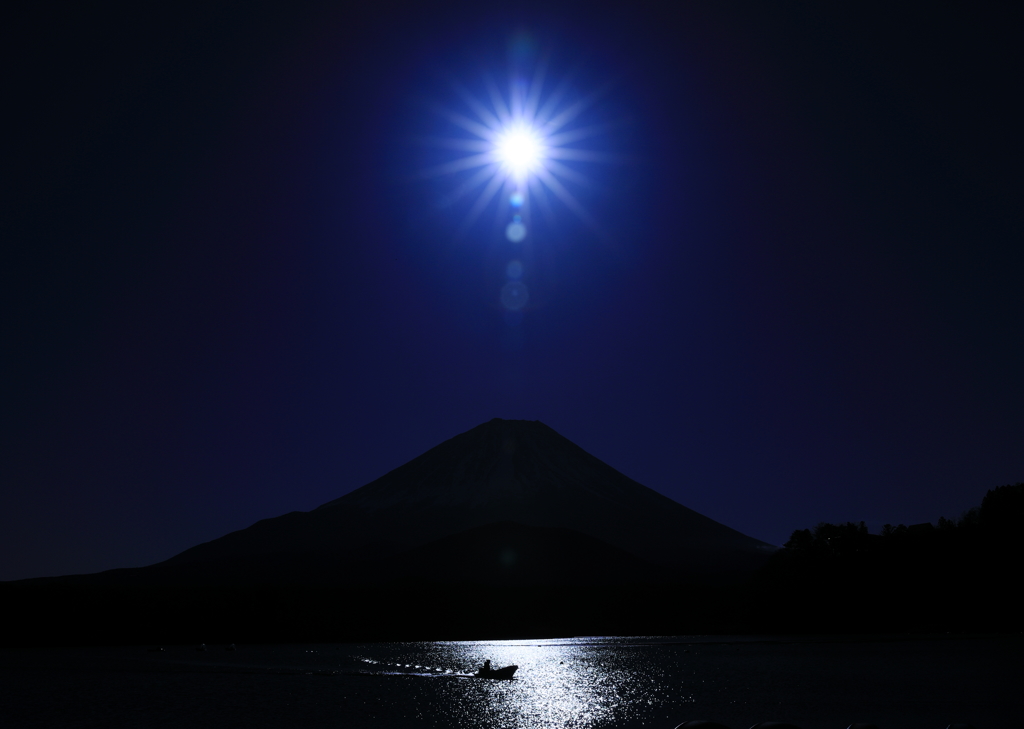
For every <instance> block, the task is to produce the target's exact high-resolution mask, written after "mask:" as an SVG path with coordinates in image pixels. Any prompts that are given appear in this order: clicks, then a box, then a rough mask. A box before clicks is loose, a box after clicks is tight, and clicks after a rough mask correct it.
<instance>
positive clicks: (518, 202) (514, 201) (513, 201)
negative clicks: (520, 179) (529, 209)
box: [508, 191, 526, 208]
mask: <svg viewBox="0 0 1024 729" xmlns="http://www.w3.org/2000/svg"><path fill="white" fill-rule="evenodd" d="M524 202H526V198H524V197H523V193H521V192H518V191H517V192H513V193H512V194H511V195H509V197H508V203H509V205H511V206H512V207H514V208H521V207H523V203H524Z"/></svg>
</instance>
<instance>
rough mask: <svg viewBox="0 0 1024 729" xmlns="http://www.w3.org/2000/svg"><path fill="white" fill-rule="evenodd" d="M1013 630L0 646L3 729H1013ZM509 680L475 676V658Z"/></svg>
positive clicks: (1017, 714) (1016, 693)
mask: <svg viewBox="0 0 1024 729" xmlns="http://www.w3.org/2000/svg"><path fill="white" fill-rule="evenodd" d="M1021 645H1022V642H1021V640H1020V639H1019V638H1001V639H946V640H939V639H931V640H920V639H916V640H892V639H886V640H857V641H851V640H829V639H827V638H818V639H813V640H809V639H806V638H799V639H784V638H783V639H780V638H771V639H757V638H749V637H721V636H717V637H709V636H703V637H701V636H682V637H674V638H636V637H634V638H573V639H562V640H533V641H529V640H527V641H479V642H434V643H375V644H365V645H323V644H318V645H287V646H248V645H240V646H238V649H237V650H235V651H227V650H225V647H224V646H212V645H211V646H209V647H208V650H206V651H197V650H195V648H194V646H187V647H167V648H166V650H165V651H163V652H159V653H156V652H150V651H148V650H147V649H146V648H144V647H140V648H108V649H102V648H89V649H35V650H20V651H4V652H0V670H2V671H3V674H2V675H0V680H2V686H0V726H4V727H7V726H10V727H51V726H61V727H87V726H88V727H92V726H96V727H100V726H103V727H207V726H209V727H214V726H216V727H235V726H237V727H253V728H257V727H375V728H383V729H391V728H398V727H402V728H403V729H404V728H406V727H500V728H507V729H526V728H527V727H529V728H536V729H554V728H556V727H558V728H563V727H567V728H573V729H604V728H612V727H614V728H622V729H634V728H637V727H645V728H649V727H653V728H655V729H660V728H664V729H672V728H673V727H675V726H676V725H678V724H679V723H681V722H683V721H686V720H688V719H696V718H704V719H713V720H715V721H719V722H722V723H723V724H725V725H727V726H729V727H732V729H746V728H747V727H750V726H751V725H752V724H755V723H757V722H761V721H769V720H775V721H789V722H792V723H794V724H796V725H797V726H799V727H801V728H802V729H818V728H820V729H826V728H833V729H845V727H847V726H848V725H849V724H850V723H852V722H857V721H861V722H872V723H876V724H878V725H879V727H881V729H887V728H888V727H908V728H909V727H921V728H922V729H924V728H926V727H934V728H935V729H944V728H945V727H946V726H947V725H948V724H950V723H956V722H965V723H970V724H973V725H974V726H975V727H977V729H986V728H991V729H996V728H997V727H1007V728H1008V727H1020V726H1024V715H1022V710H1024V706H1022V700H1021V698H1020V695H1021V693H1022V692H1021V690H1020V682H1021V679H1022V677H1024V674H1022V670H1021V665H1022V663H1021V658H1022V656H1021ZM488 658H489V659H490V660H491V662H492V664H493V665H494V666H503V665H508V664H516V665H518V666H519V670H518V672H517V673H516V678H515V679H514V680H513V681H488V680H482V679H477V678H473V677H471V676H470V674H471V673H472V671H473V670H475V669H476V668H477V667H478V666H479V665H480V664H481V663H483V661H484V660H485V659H488Z"/></svg>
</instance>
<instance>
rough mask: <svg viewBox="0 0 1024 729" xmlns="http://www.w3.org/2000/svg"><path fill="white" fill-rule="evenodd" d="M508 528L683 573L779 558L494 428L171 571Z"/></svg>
mask: <svg viewBox="0 0 1024 729" xmlns="http://www.w3.org/2000/svg"><path fill="white" fill-rule="evenodd" d="M508 521H511V522H517V523H519V524H523V525H526V526H529V527H553V528H559V529H570V530H573V531H576V532H580V533H582V534H584V535H587V536H589V537H593V538H595V539H598V540H601V541H602V542H605V543H607V544H609V545H611V546H613V547H615V548H617V549H621V550H624V551H626V552H628V553H630V554H632V555H635V556H636V557H639V558H641V559H642V560H645V561H649V562H652V563H659V564H662V565H672V566H675V567H678V568H682V569H684V570H687V571H700V572H704V571H721V570H729V569H736V568H745V567H749V566H753V565H754V564H757V563H759V562H761V561H762V560H763V558H764V557H766V556H767V554H769V553H770V552H771V551H772V549H773V548H772V547H770V546H769V545H766V544H764V543H763V542H760V541H758V540H756V539H752V538H750V537H747V536H745V535H743V534H741V533H739V532H737V531H736V530H734V529H730V528H729V527H727V526H724V525H722V524H719V523H718V522H716V521H714V520H712V519H709V518H707V517H705V516H702V515H701V514H698V513H697V512H695V511H693V510H691V509H688V508H686V507H685V506H683V505H681V504H679V503H677V502H675V501H673V500H671V499H669V498H667V497H665V496H662V495H661V494H659V493H657V492H655V491H653V490H651V489H649V488H647V487H645V486H642V485H640V484H638V483H636V482H635V481H633V480H632V479H629V478H628V477H626V476H624V475H623V474H621V473H619V472H618V471H616V470H615V469H614V468H612V467H611V466H608V465H607V464H605V463H603V462H602V461H600V460H598V459H597V458H595V457H593V456H591V455H590V454H588V453H587V452H586V451H584V450H583V449H582V448H580V447H579V446H577V445H575V444H574V443H572V442H571V441H569V440H568V439H566V438H564V437H562V436H561V435H559V434H558V433H556V432H555V431H554V430H552V429H551V428H549V427H547V426H546V425H544V424H543V423H540V422H537V421H517V420H500V419H497V418H496V419H494V420H491V421H490V422H487V423H484V424H482V425H479V426H477V427H475V428H473V429H471V430H469V431H467V432H465V433H462V434H460V435H457V436H455V437H454V438H451V439H450V440H447V441H445V442H444V443H441V444H440V445H438V446H436V447H435V448H432V449H431V450H429V451H427V452H426V453H424V454H422V455H421V456H419V457H417V458H414V459H413V460H411V461H409V462H408V463H406V464H405V465H403V466H400V467H398V468H396V469H395V470H393V471H391V472H390V473H387V474H385V475H384V476H382V477H380V478H379V479H377V480H376V481H373V482H371V483H369V484H367V485H366V486H363V487H362V488H359V489H356V490H355V491H353V492H351V493H349V494H346V495H345V496H342V497H341V498H339V499H335V500H334V501H331V502H328V503H326V504H324V505H323V506H320V507H319V508H317V509H314V510H313V511H310V512H292V513H290V514H285V515H283V516H280V517H277V518H274V519H265V520H263V521H260V522H257V523H256V524H254V525H253V526H251V527H249V528H248V529H243V530H240V531H237V532H233V533H231V534H228V535H226V536H224V537H222V538H220V539H216V540H214V541H212V542H207V543H205V544H200V545H197V546H196V547H193V548H192V549H189V550H186V551H185V552H183V553H181V554H180V555H178V556H176V557H174V558H172V559H171V560H170V561H169V563H185V562H192V561H210V560H225V559H237V558H240V557H251V556H257V555H268V556H269V555H272V554H281V553H322V554H330V555H333V556H335V557H338V556H342V555H344V557H345V558H346V559H351V560H376V559H380V558H384V557H387V556H388V555H390V554H396V553H399V552H404V551H406V550H409V549H411V548H414V547H418V546H422V545H424V544H426V543H428V542H431V541H434V540H437V539H441V538H444V537H446V536H450V535H452V534H456V533H459V532H464V531H467V530H472V529H475V528H478V527H483V526H486V525H488V524H492V523H495V522H508Z"/></svg>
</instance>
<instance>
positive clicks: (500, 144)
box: [421, 62, 616, 243]
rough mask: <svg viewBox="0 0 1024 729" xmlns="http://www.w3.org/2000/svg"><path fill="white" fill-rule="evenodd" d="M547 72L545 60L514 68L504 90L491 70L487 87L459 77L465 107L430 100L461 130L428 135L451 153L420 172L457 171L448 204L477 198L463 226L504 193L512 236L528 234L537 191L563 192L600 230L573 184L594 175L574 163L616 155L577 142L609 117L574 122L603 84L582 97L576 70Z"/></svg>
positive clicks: (602, 128)
mask: <svg viewBox="0 0 1024 729" xmlns="http://www.w3.org/2000/svg"><path fill="white" fill-rule="evenodd" d="M547 75H548V74H547V63H546V62H540V63H538V64H537V65H536V68H535V69H534V72H533V73H532V74H531V75H530V77H529V78H527V76H525V75H521V74H520V75H516V74H512V75H511V76H510V78H509V83H508V88H507V91H505V92H504V93H503V92H502V89H500V88H499V86H498V84H497V83H495V81H494V80H493V78H490V77H485V78H484V80H483V85H482V90H483V93H482V94H479V95H477V94H473V93H472V92H471V91H470V90H469V89H468V88H466V87H465V86H463V85H461V84H458V83H453V84H452V87H453V90H454V92H455V96H456V97H457V99H458V100H459V101H460V102H461V105H460V107H459V108H458V109H454V108H451V107H448V106H442V105H434V106H433V107H432V110H433V111H434V112H435V113H436V114H437V115H439V116H440V117H441V118H442V119H444V120H445V121H447V122H448V123H449V124H450V125H451V126H452V127H453V128H454V130H453V131H456V132H459V133H460V134H459V135H457V136H456V135H453V136H445V137H431V138H430V139H427V140H424V141H425V142H426V143H427V144H428V145H429V146H432V147H434V148H436V149H440V150H446V151H450V152H452V153H453V154H452V156H451V157H450V158H449V159H447V160H444V161H441V162H438V163H437V164H434V165H433V166H431V167H429V168H427V169H424V170H423V171H422V172H421V175H422V176H423V177H424V178H444V177H457V178H459V179H458V180H457V182H456V184H455V185H454V188H453V190H452V192H450V193H449V194H448V195H446V196H444V197H443V203H444V205H445V206H448V205H451V204H453V203H454V202H456V201H458V200H461V199H463V198H466V197H471V198H472V202H471V203H470V205H469V210H468V212H467V213H466V215H465V218H464V220H463V221H462V226H461V233H462V234H464V233H466V232H467V231H468V230H469V228H470V227H472V226H473V225H474V224H475V223H476V221H477V220H478V218H479V217H480V215H481V214H482V213H483V212H484V210H486V209H487V208H488V206H489V205H491V204H492V202H493V201H494V200H495V198H498V199H499V205H501V204H502V202H501V201H504V202H505V203H508V204H509V205H510V207H511V210H509V211H508V212H509V213H511V214H512V222H511V223H508V226H507V228H506V230H507V231H514V232H510V233H507V237H508V238H509V240H510V241H511V242H513V243H518V242H520V241H522V240H524V239H525V237H526V232H527V230H528V229H529V226H530V210H531V206H530V198H531V197H534V198H537V197H543V198H549V197H550V198H551V199H552V200H557V201H558V202H560V203H561V204H562V205H563V206H564V207H565V208H567V209H568V210H570V211H572V213H573V214H574V215H575V216H576V217H578V218H579V219H580V220H582V221H583V222H585V223H586V224H587V225H589V226H590V227H592V228H594V229H595V230H597V224H596V222H595V220H594V218H593V216H592V215H591V214H590V213H589V212H588V211H587V210H586V209H585V207H584V206H583V204H582V203H581V202H580V201H579V199H577V197H576V196H575V195H574V194H573V192H571V191H570V187H571V186H577V187H580V188H587V187H588V186H589V183H590V180H589V178H588V177H587V175H586V174H585V173H584V171H582V170H580V169H578V167H577V166H576V164H575V163H583V164H590V163H607V162H612V161H616V157H615V156H614V155H610V154H607V153H604V152H599V151H596V150H589V149H585V148H581V147H578V146H576V145H577V144H579V143H581V142H585V141H586V140H589V139H592V138H594V137H596V136H598V135H601V134H604V133H606V132H607V131H608V129H609V128H610V125H608V124H607V123H597V124H594V123H591V124H584V125H581V126H574V125H575V124H576V123H577V122H578V121H579V120H580V119H581V118H583V117H585V116H586V113H587V111H588V110H590V109H591V107H593V105H594V104H595V102H596V101H597V100H598V99H599V98H600V97H601V96H602V94H603V93H604V91H605V90H604V89H602V90H600V91H597V92H594V93H591V94H588V95H585V96H582V97H578V96H576V95H574V94H573V93H572V92H573V89H572V85H571V78H569V77H567V78H564V79H562V80H561V81H559V82H558V83H557V84H549V83H548V81H547ZM549 87H550V88H549ZM499 192H500V193H501V195H500V196H499ZM538 202H540V204H541V207H542V208H545V212H548V211H550V212H551V213H553V212H554V210H553V209H552V207H551V204H550V202H551V201H549V200H547V199H542V200H538ZM499 211H500V208H499ZM500 217H502V216H501V214H500V212H499V219H500ZM545 217H547V216H545ZM460 237H461V236H460Z"/></svg>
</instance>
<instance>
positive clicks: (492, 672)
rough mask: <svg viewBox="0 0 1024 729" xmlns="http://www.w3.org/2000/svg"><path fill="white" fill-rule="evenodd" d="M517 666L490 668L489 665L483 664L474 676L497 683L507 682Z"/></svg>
mask: <svg viewBox="0 0 1024 729" xmlns="http://www.w3.org/2000/svg"><path fill="white" fill-rule="evenodd" d="M517 668H519V666H505V667H504V668H491V667H490V665H489V663H488V664H485V665H484V666H483V667H482V668H481V669H480V670H479V671H477V672H476V673H475V674H474V675H475V676H476V677H477V678H492V679H495V680H498V681H501V680H505V681H508V680H510V679H511V678H512V674H514V673H515V672H516V669H517Z"/></svg>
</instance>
